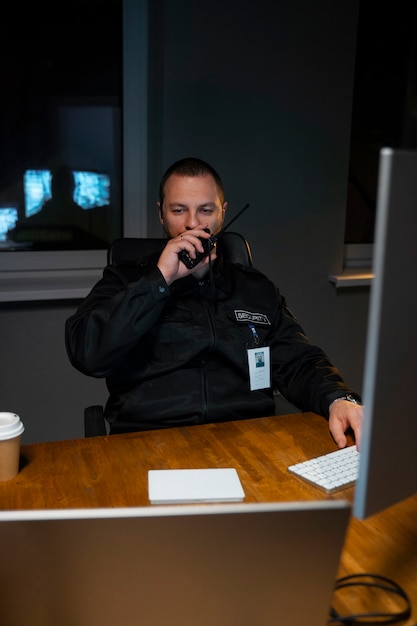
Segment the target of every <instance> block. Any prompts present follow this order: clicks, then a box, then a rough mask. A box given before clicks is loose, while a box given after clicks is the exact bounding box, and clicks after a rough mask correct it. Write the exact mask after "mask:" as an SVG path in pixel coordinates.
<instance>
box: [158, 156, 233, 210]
mask: <svg viewBox="0 0 417 626" xmlns="http://www.w3.org/2000/svg"><path fill="white" fill-rule="evenodd" d="M173 174H175V175H176V176H207V175H210V176H212V177H213V178H214V181H215V183H216V187H217V189H218V192H219V195H220V200H221V203H222V204H223V202H224V187H223V182H222V179H221V178H220V176H219V174H218V173H217V172H216V170H215V169H214V167H212V166H211V165H209V163H207V162H206V161H203V160H202V159H198V158H196V157H186V158H185V159H180V160H179V161H175V163H173V164H172V165H170V166H169V168H168V169H167V170H166V172H165V174H164V175H163V176H162V178H161V182H160V184H159V202H160V208H161V210H162V205H163V202H164V197H165V184H166V182H167V180H168V178H169V177H170V176H172V175H173Z"/></svg>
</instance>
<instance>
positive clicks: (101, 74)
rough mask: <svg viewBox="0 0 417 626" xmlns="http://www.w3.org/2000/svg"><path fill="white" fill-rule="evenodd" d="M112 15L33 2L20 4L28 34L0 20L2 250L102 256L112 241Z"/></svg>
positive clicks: (117, 174) (115, 228)
mask: <svg viewBox="0 0 417 626" xmlns="http://www.w3.org/2000/svg"><path fill="white" fill-rule="evenodd" d="M122 10H123V2H120V0H103V1H100V2H97V1H96V0H82V1H79V0H62V1H61V2H59V3H57V4H56V5H53V4H51V3H49V2H46V0H40V1H39V2H37V3H32V4H29V5H28V6H27V7H26V5H25V12H26V14H25V20H27V21H28V22H29V23H30V24H31V28H30V29H26V28H22V15H21V14H20V12H19V11H16V12H14V13H13V11H11V12H10V13H9V14H8V16H3V21H2V38H1V41H0V66H1V69H2V98H1V101H0V132H1V137H2V141H1V142H0V165H1V172H2V176H1V178H0V211H1V217H0V237H1V239H2V241H3V243H2V246H1V250H2V251H4V250H6V249H7V247H9V249H13V250H18V251H25V250H32V249H34V250H42V249H47V250H51V249H52V250H61V249H65V250H68V249H74V250H77V249H105V248H107V246H108V244H109V242H110V241H111V240H112V239H114V238H116V237H119V236H121V234H122V215H121V213H122V206H121V205H122V203H121V189H122V184H121V179H122V167H121V153H122V146H121V144H122V140H121V90H122V79H121V76H122ZM3 207H4V208H3ZM8 207H9V208H8ZM6 209H7V211H6ZM7 244H8V246H7Z"/></svg>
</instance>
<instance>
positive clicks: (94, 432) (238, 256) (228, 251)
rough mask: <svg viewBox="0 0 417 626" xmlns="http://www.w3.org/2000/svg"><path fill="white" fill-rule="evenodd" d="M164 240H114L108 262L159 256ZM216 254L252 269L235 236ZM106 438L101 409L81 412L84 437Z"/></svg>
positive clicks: (226, 236)
mask: <svg viewBox="0 0 417 626" xmlns="http://www.w3.org/2000/svg"><path fill="white" fill-rule="evenodd" d="M166 242H167V240H166V239H164V238H160V239H158V238H153V239H139V238H135V237H122V238H120V239H115V240H114V241H113V242H112V243H111V244H110V246H109V248H108V251H107V262H108V263H109V264H113V265H118V264H120V263H122V262H123V261H129V260H132V259H140V258H144V257H146V256H148V255H150V254H153V253H154V252H161V251H162V249H163V248H164V246H165V245H166ZM218 246H219V250H221V252H222V254H223V255H224V257H225V258H226V259H228V260H229V261H231V262H232V263H240V264H241V265H244V266H245V267H252V252H251V249H250V246H249V243H248V242H247V241H246V239H245V238H244V237H243V236H242V235H239V233H235V232H229V231H227V232H225V233H223V234H222V236H221V237H220V238H219V241H218ZM106 434H107V425H106V420H105V417H104V408H103V406H101V405H93V406H88V407H86V408H85V409H84V435H85V437H96V436H99V435H106Z"/></svg>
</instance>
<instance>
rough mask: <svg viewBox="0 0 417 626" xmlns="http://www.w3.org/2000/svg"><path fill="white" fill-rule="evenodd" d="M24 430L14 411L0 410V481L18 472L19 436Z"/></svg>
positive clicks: (10, 477)
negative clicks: (3, 411) (2, 411)
mask: <svg viewBox="0 0 417 626" xmlns="http://www.w3.org/2000/svg"><path fill="white" fill-rule="evenodd" d="M24 430H25V427H24V426H23V424H22V421H21V419H20V417H19V416H18V415H17V414H16V413H7V412H5V413H1V412H0V481H3V480H11V479H12V478H15V476H17V475H18V473H19V461H20V436H21V434H22V433H23V431H24Z"/></svg>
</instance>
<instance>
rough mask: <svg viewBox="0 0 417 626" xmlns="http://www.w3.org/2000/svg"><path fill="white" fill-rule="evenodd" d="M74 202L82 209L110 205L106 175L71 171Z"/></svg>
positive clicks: (108, 179)
mask: <svg viewBox="0 0 417 626" xmlns="http://www.w3.org/2000/svg"><path fill="white" fill-rule="evenodd" d="M72 173H73V176H74V196H73V198H74V202H76V203H77V204H79V205H80V206H81V207H82V208H83V209H94V207H98V206H107V205H108V204H110V178H109V176H108V175H107V174H101V173H99V172H89V171H82V170H81V171H80V170H73V172H72Z"/></svg>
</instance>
